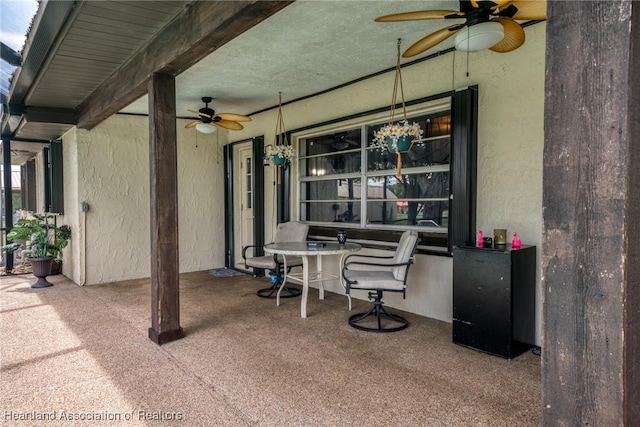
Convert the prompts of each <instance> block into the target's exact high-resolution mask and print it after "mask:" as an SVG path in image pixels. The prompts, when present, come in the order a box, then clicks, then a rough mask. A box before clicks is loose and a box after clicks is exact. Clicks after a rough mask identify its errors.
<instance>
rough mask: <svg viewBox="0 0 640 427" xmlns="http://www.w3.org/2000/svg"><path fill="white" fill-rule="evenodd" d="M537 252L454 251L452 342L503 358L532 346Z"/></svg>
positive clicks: (529, 249)
mask: <svg viewBox="0 0 640 427" xmlns="http://www.w3.org/2000/svg"><path fill="white" fill-rule="evenodd" d="M535 265H536V248H535V246H522V248H521V249H514V250H512V249H510V245H508V246H507V248H506V249H504V250H499V249H491V248H476V247H471V246H461V247H456V248H454V250H453V342H455V343H457V344H461V345H464V346H467V347H471V348H474V349H477V350H481V351H485V352H487V353H491V354H495V355H497V356H502V357H506V358H512V357H516V356H518V355H519V354H521V353H523V352H524V351H526V350H527V349H529V348H531V347H532V346H533V345H534V343H535V336H534V335H535V297H536V295H535V289H536V283H535V282H536V267H535Z"/></svg>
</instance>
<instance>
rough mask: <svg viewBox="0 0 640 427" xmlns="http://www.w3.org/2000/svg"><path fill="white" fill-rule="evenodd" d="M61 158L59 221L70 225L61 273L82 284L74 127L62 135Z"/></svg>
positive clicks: (79, 213)
mask: <svg viewBox="0 0 640 427" xmlns="http://www.w3.org/2000/svg"><path fill="white" fill-rule="evenodd" d="M62 160H63V165H62V167H63V172H62V173H63V179H64V181H63V182H64V215H62V216H61V217H60V220H61V223H62V224H66V225H68V226H69V227H71V240H70V241H69V246H67V248H66V249H65V250H64V251H63V255H62V260H63V262H62V273H63V274H64V275H65V276H67V277H69V278H70V279H71V280H73V281H74V282H75V283H78V284H83V279H84V277H83V271H82V269H81V268H80V267H81V266H82V260H83V258H84V251H83V250H82V248H83V241H82V236H83V235H84V225H83V223H82V220H81V216H80V215H81V212H80V210H81V209H80V202H81V201H80V200H78V184H79V181H78V144H77V143H76V128H73V129H71V130H70V131H69V132H67V133H66V134H65V135H63V136H62Z"/></svg>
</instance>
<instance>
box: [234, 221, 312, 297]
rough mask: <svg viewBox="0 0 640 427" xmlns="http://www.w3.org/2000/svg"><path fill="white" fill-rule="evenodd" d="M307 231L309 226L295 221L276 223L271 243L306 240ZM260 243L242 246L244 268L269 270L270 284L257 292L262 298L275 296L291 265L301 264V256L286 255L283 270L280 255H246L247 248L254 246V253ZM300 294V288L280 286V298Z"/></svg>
mask: <svg viewBox="0 0 640 427" xmlns="http://www.w3.org/2000/svg"><path fill="white" fill-rule="evenodd" d="M308 233H309V226H308V225H307V224H302V223H300V222H297V221H289V222H283V223H280V224H278V226H277V228H276V234H275V236H274V239H273V243H281V242H304V241H305V240H307V234H308ZM262 247H263V246H261V245H249V246H245V247H244V248H242V258H244V265H245V268H249V267H251V268H253V269H254V273H255V271H256V270H257V269H264V270H269V272H270V276H271V286H270V287H268V288H264V289H259V290H258V292H257V294H258V296H259V297H262V298H276V294H277V293H278V288H279V287H280V285H281V284H282V283H283V281H284V277H285V275H286V274H287V273H288V272H289V271H290V270H291V268H293V267H299V266H301V265H302V257H299V256H288V257H287V270H288V271H284V268H283V267H284V259H283V258H282V255H263V256H254V257H247V250H249V249H250V248H254V254H255V249H256V248H262ZM300 294H301V291H300V289H296V288H289V287H287V286H285V287H283V288H282V292H281V295H280V298H292V297H297V296H298V295H300Z"/></svg>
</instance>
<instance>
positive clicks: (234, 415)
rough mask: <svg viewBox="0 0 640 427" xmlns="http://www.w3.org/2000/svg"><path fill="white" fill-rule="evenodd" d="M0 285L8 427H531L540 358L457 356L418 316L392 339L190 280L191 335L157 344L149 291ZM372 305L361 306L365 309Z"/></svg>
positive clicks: (186, 298) (334, 306)
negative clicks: (151, 328) (151, 335)
mask: <svg viewBox="0 0 640 427" xmlns="http://www.w3.org/2000/svg"><path fill="white" fill-rule="evenodd" d="M0 280H1V283H0V322H1V323H0V346H1V347H0V374H1V376H0V396H2V398H1V399H0V425H3V426H14V425H15V426H49V425H51V426H55V425H61V426H62V425H64V426H67V425H77V426H116V425H119V426H352V425H376V426H528V425H531V426H535V425H540V421H541V410H540V405H541V399H540V358H539V357H538V356H535V355H533V354H531V353H525V354H523V355H522V356H519V357H517V358H515V359H512V360H505V359H501V358H498V357H494V356H490V355H487V354H483V353H480V352H477V351H474V350H470V349H467V348H463V347H460V346H457V345H455V344H452V343H451V325H449V324H447V323H443V322H439V321H435V320H431V319H427V318H424V317H420V316H416V315H412V314H406V316H407V317H408V319H409V320H410V322H411V325H410V326H409V328H408V329H406V330H404V331H401V332H397V333H393V334H371V333H366V332H361V331H357V330H355V329H353V328H351V327H349V326H348V324H347V318H348V317H349V314H350V313H349V311H348V309H347V302H346V299H345V297H344V296H341V295H337V294H332V293H328V294H327V295H326V299H325V300H324V301H319V300H318V299H317V291H314V290H312V291H311V292H310V296H309V304H308V313H309V317H308V318H307V319H301V318H300V300H299V298H295V299H288V300H285V301H284V302H283V303H282V304H281V306H280V307H276V304H275V301H273V300H268V299H263V298H258V297H256V295H255V291H256V290H257V289H259V288H261V287H264V286H265V281H264V279H256V278H253V277H250V276H246V275H245V276H240V277H232V278H215V277H212V276H211V275H209V274H208V273H207V272H199V273H188V274H184V275H182V276H181V279H180V280H181V282H180V283H181V295H180V298H181V325H182V326H183V328H184V329H185V332H186V337H185V338H183V339H181V340H179V341H175V342H172V343H168V344H165V345H164V346H162V347H159V346H156V345H155V344H154V343H153V342H151V341H150V340H149V339H148V338H147V330H148V328H149V326H150V311H151V307H150V303H151V298H150V282H149V280H134V281H127V282H119V283H113V284H108V285H100V286H89V287H84V288H81V287H78V286H76V285H74V284H73V283H71V282H70V281H68V280H67V279H66V278H65V277H64V276H53V277H51V278H50V280H51V281H52V282H53V283H55V286H53V287H50V288H45V289H31V288H30V287H29V285H30V284H31V283H32V282H33V281H34V279H33V277H32V276H4V277H2V278H1V279H0ZM366 307H367V303H366V302H364V301H358V300H354V312H358V311H362V310H363V309H365V308H366Z"/></svg>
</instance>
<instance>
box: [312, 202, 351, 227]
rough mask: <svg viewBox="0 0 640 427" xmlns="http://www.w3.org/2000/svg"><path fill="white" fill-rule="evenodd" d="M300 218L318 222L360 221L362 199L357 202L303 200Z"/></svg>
mask: <svg viewBox="0 0 640 427" xmlns="http://www.w3.org/2000/svg"><path fill="white" fill-rule="evenodd" d="M300 218H301V219H302V220H303V221H318V222H350V223H355V224H357V223H359V222H360V201H359V200H358V201H357V202H302V203H300Z"/></svg>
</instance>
